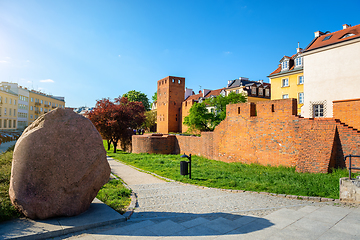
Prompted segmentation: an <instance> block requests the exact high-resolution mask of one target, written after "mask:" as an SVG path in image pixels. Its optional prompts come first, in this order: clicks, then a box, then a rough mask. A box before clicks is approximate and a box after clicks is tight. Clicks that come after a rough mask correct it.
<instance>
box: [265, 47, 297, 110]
mask: <svg viewBox="0 0 360 240" xmlns="http://www.w3.org/2000/svg"><path fill="white" fill-rule="evenodd" d="M302 53H303V50H302V49H301V48H300V47H298V48H297V49H296V54H294V55H292V56H291V57H289V56H284V57H283V58H282V59H281V60H280V64H279V65H278V68H277V69H276V70H275V71H273V72H272V73H270V75H269V76H268V78H269V79H270V82H271V100H277V99H286V98H296V99H297V113H298V115H301V107H302V106H303V105H304V67H303V66H304V65H303V64H304V61H303V55H302Z"/></svg>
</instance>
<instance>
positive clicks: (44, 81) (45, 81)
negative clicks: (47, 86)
mask: <svg viewBox="0 0 360 240" xmlns="http://www.w3.org/2000/svg"><path fill="white" fill-rule="evenodd" d="M40 82H43V83H54V82H55V81H54V80H52V79H45V80H40Z"/></svg>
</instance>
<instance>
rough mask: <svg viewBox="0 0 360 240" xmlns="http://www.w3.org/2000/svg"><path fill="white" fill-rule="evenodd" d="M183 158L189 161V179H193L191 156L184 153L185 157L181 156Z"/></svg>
mask: <svg viewBox="0 0 360 240" xmlns="http://www.w3.org/2000/svg"><path fill="white" fill-rule="evenodd" d="M181 157H182V158H187V159H189V161H188V162H187V163H189V179H191V154H189V156H188V155H186V154H185V153H184V154H183V155H181Z"/></svg>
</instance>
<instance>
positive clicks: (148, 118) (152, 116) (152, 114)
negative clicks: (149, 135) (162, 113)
mask: <svg viewBox="0 0 360 240" xmlns="http://www.w3.org/2000/svg"><path fill="white" fill-rule="evenodd" d="M156 118H157V111H156V110H152V111H147V112H145V122H144V123H143V128H144V129H146V131H149V132H156Z"/></svg>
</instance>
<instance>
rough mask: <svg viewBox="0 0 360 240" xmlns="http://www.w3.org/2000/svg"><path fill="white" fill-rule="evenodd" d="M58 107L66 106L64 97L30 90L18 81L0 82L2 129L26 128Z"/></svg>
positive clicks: (0, 120) (0, 121)
mask: <svg viewBox="0 0 360 240" xmlns="http://www.w3.org/2000/svg"><path fill="white" fill-rule="evenodd" d="M57 107H61V108H65V99H64V97H56V96H52V95H48V94H45V93H42V92H38V91H35V90H29V89H27V88H25V87H22V86H19V85H18V84H17V83H10V82H1V83H0V130H2V129H24V128H26V127H27V126H28V125H29V124H31V123H32V122H33V121H34V120H35V119H36V118H38V117H39V116H40V115H42V114H45V113H47V112H49V111H50V110H52V109H54V108H57Z"/></svg>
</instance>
